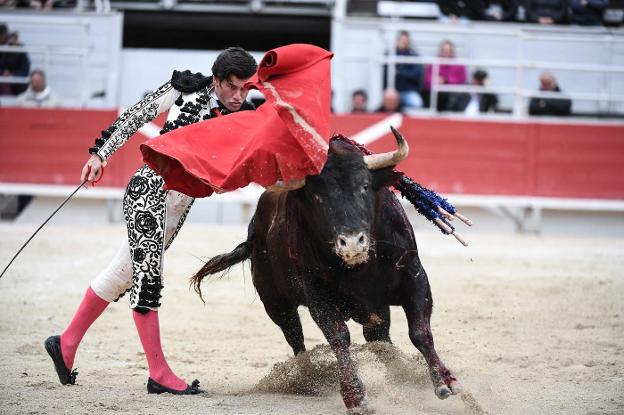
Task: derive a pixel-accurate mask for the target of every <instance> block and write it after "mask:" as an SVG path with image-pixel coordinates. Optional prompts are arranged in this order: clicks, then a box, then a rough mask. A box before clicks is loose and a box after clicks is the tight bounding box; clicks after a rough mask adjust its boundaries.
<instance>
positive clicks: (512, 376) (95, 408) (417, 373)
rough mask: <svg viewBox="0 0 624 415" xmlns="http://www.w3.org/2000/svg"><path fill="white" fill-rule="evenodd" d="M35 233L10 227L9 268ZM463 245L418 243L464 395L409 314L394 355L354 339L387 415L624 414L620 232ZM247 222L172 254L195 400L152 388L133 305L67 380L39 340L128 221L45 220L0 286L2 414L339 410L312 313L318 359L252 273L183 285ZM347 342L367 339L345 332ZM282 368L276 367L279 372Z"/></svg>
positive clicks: (309, 335) (377, 404)
mask: <svg viewBox="0 0 624 415" xmlns="http://www.w3.org/2000/svg"><path fill="white" fill-rule="evenodd" d="M32 230H33V227H30V226H12V225H0V265H1V266H2V267H4V265H5V264H6V263H7V261H8V260H9V258H10V257H11V256H12V255H13V253H14V252H15V251H16V249H17V248H18V247H19V246H20V245H21V243H22V242H23V241H24V240H25V239H26V238H27V237H28V235H30V233H31V232H32ZM465 234H466V236H468V237H469V239H470V241H471V246H470V247H469V248H462V247H461V246H460V245H459V244H458V243H456V242H455V241H454V240H451V239H450V238H444V237H442V236H441V235H440V234H438V233H434V232H433V231H431V232H420V233H419V234H418V235H417V239H418V242H419V248H420V254H421V259H422V261H423V263H424V265H425V267H426V269H427V271H428V274H429V280H430V282H431V285H432V290H433V297H434V304H435V306H434V313H433V321H432V326H433V333H434V338H435V342H436V346H437V349H438V352H439V353H440V355H441V356H442V358H443V359H444V361H445V363H446V364H447V366H449V367H450V368H451V369H452V370H453V371H454V373H455V375H456V376H457V377H458V378H459V380H460V381H461V382H462V383H463V385H464V387H465V389H466V390H467V391H468V394H466V395H465V396H463V397H458V396H454V397H451V398H449V399H447V400H445V401H440V400H438V399H437V398H436V397H435V396H434V393H433V388H432V386H431V383H430V381H429V378H428V376H427V374H426V369H425V367H424V366H423V363H422V359H421V358H420V354H419V353H418V351H417V350H416V349H415V348H414V347H413V346H412V345H411V343H410V341H409V338H408V335H407V325H406V322H405V318H404V316H403V313H402V311H401V310H400V309H398V308H397V309H393V311H392V313H393V314H392V319H393V320H392V329H391V335H392V338H393V340H394V343H395V347H394V348H387V347H383V346H379V345H373V346H364V347H361V346H355V347H354V353H355V355H356V359H357V362H358V365H359V370H360V374H361V376H362V378H363V381H364V383H365V385H366V387H367V389H368V393H369V402H370V407H371V408H372V409H374V410H375V412H376V413H377V414H412V415H413V414H482V413H489V414H522V415H525V414H566V415H567V414H623V413H624V272H623V271H622V270H623V268H624V238H622V239H619V240H617V239H590V238H574V237H571V238H561V237H549V238H546V237H534V236H502V235H498V236H496V235H472V236H471V235H470V233H469V232H465ZM244 235H245V228H244V227H242V226H240V227H239V226H234V227H233V226H228V227H224V226H208V225H201V226H200V225H193V224H189V225H187V226H186V227H185V229H184V230H183V231H182V232H181V233H180V235H179V237H178V240H177V241H176V242H175V243H174V245H173V246H172V248H171V249H170V250H169V252H168V253H167V256H166V265H165V278H166V280H165V290H164V293H163V294H164V298H163V300H164V301H163V303H164V305H163V307H162V308H161V311H160V316H161V317H160V318H161V326H162V336H163V344H164V348H165V353H166V354H167V356H168V358H169V362H170V364H171V365H172V367H173V368H174V370H175V371H176V372H177V373H178V374H179V375H180V376H183V377H184V378H186V379H187V380H188V381H190V380H192V379H195V378H198V379H200V380H201V381H202V386H203V387H204V388H205V389H207V390H208V393H207V394H204V395H200V396H186V397H173V396H152V395H147V393H146V391H145V383H146V380H147V368H146V362H145V360H144V358H143V355H142V351H141V347H140V343H139V340H138V336H137V335H136V332H135V329H134V325H133V322H132V318H131V314H130V310H129V309H128V305H127V304H128V303H127V298H124V299H122V300H121V301H120V302H119V303H116V304H113V305H112V306H110V307H109V308H108V309H107V311H106V312H105V313H104V314H103V316H102V317H101V318H100V319H99V320H98V321H97V322H96V323H95V324H94V326H93V327H92V328H91V330H90V331H89V332H88V333H87V335H86V337H85V339H84V340H83V344H82V346H81V349H80V350H79V353H78V356H77V359H76V366H77V367H78V370H79V372H80V375H79V376H78V382H77V383H78V384H77V385H75V386H71V387H67V386H61V385H60V384H59V383H58V380H57V377H56V374H55V373H54V370H53V367H52V363H51V361H50V360H49V358H48V356H47V354H46V353H45V351H44V349H43V340H44V339H45V338H46V337H47V336H49V335H51V334H56V333H59V332H60V331H61V330H62V329H63V328H64V327H65V325H66V324H67V323H68V322H69V320H70V318H71V316H72V314H73V312H74V310H75V309H76V307H77V306H78V303H79V301H80V300H81V298H82V295H83V293H84V291H85V289H86V288H87V286H88V284H89V281H90V279H91V278H93V276H94V275H95V274H96V273H97V272H99V271H100V270H101V269H102V268H103V267H104V266H105V265H106V264H107V261H108V260H109V259H110V258H111V257H112V255H113V254H114V252H115V249H116V247H117V245H118V243H119V241H120V238H122V237H123V236H124V229H123V227H122V226H120V225H117V226H102V227H94V228H87V227H85V226H49V227H47V228H45V229H44V231H43V232H42V233H41V234H40V235H39V236H38V237H37V238H36V239H35V240H34V241H33V243H32V244H31V245H30V246H29V247H28V248H27V249H26V250H25V251H24V252H23V253H22V255H21V256H20V258H19V259H18V260H17V262H16V263H15V264H14V266H13V267H12V269H11V270H10V271H9V272H8V273H7V275H5V277H3V278H2V280H0V372H1V373H2V376H1V377H0V413H1V414H63V413H67V414H89V415H93V414H124V413H133V414H168V413H181V414H209V413H210V414H248V415H251V414H343V413H344V409H343V405H342V401H341V399H340V396H339V394H338V388H337V385H336V383H335V379H336V377H335V372H334V370H333V368H334V366H333V365H334V359H333V357H332V355H331V352H330V351H329V349H328V348H327V347H325V346H319V347H315V346H317V345H321V344H325V341H324V339H323V337H322V334H321V332H320V330H319V329H318V328H317V327H316V326H315V325H314V323H313V322H312V320H311V318H310V317H309V313H308V311H307V310H306V309H300V314H301V316H302V320H303V327H304V334H305V338H306V345H307V347H308V350H311V351H310V352H309V353H308V354H306V355H305V356H304V357H303V358H299V359H293V358H291V351H290V348H289V347H288V346H287V344H286V342H285V340H284V339H283V337H282V334H281V332H280V330H279V329H278V328H277V326H275V325H274V324H273V323H272V322H271V321H270V320H269V318H268V316H266V314H265V312H264V309H263V306H262V303H261V301H260V299H259V298H258V297H257V295H256V294H255V292H254V289H253V285H252V283H251V276H250V272H249V269H248V267H246V268H245V269H244V270H243V268H242V267H236V268H234V269H233V271H232V272H231V274H230V276H229V278H226V279H222V280H216V281H212V282H209V283H207V284H205V285H204V293H205V297H206V300H207V304H206V305H204V304H202V302H201V301H200V300H199V298H198V297H197V296H196V295H195V293H194V292H192V291H189V288H188V284H187V277H188V276H189V275H190V274H191V273H192V272H193V271H194V270H195V269H196V268H198V266H199V265H200V259H199V258H200V257H206V256H212V255H215V254H217V253H221V252H224V251H226V250H228V251H229V250H230V249H231V248H233V247H234V246H235V245H236V244H237V243H239V242H240V241H241V240H242V238H243V237H244ZM349 327H350V328H351V334H352V341H353V343H355V344H356V345H362V344H363V343H364V339H363V336H362V334H361V329H360V328H359V326H358V325H356V324H353V323H352V322H350V323H349ZM274 365H275V366H274Z"/></svg>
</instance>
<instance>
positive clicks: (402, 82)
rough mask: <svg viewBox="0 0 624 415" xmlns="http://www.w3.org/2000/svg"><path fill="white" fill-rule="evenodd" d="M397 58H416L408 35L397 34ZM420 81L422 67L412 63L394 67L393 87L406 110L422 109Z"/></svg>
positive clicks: (404, 33) (403, 33)
mask: <svg viewBox="0 0 624 415" xmlns="http://www.w3.org/2000/svg"><path fill="white" fill-rule="evenodd" d="M396 55H397V56H418V53H416V51H415V50H414V49H412V46H411V41H410V37H409V33H407V32H405V31H403V32H400V33H399V36H398V37H397V41H396ZM421 79H422V65H417V64H412V63H400V64H397V65H396V76H395V78H394V87H395V88H396V90H397V91H398V92H399V95H400V96H401V106H402V107H406V108H422V106H423V100H422V97H421V96H420V93H419V91H420V83H421Z"/></svg>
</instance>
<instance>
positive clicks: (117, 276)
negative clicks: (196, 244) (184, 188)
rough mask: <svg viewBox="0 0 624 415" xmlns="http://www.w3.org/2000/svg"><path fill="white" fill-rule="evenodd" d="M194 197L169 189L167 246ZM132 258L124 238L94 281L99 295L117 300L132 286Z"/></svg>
mask: <svg viewBox="0 0 624 415" xmlns="http://www.w3.org/2000/svg"><path fill="white" fill-rule="evenodd" d="M193 200H194V199H193V198H192V197H189V196H186V195H185V194H183V193H179V192H176V191H172V190H170V191H168V192H167V196H166V210H167V216H166V223H165V241H166V243H165V245H164V246H165V247H167V246H169V245H170V244H171V242H172V238H173V237H175V234H176V231H177V230H178V229H177V227H178V224H179V223H180V218H181V217H182V215H183V214H184V213H185V212H186V211H187V208H188V207H189V205H190V204H191V203H193ZM132 274H133V272H132V260H131V258H130V246H129V243H128V238H127V237H126V238H124V240H123V241H122V243H121V246H120V247H119V249H118V250H117V254H115V257H114V258H113V260H112V261H111V262H110V264H109V265H108V267H106V269H104V271H102V272H101V273H100V274H99V275H98V276H97V277H95V279H94V280H93V281H91V289H93V291H94V292H95V293H96V294H97V295H98V297H100V298H102V299H104V300H106V301H108V302H112V301H117V300H118V299H119V298H120V297H121V296H122V295H123V294H124V293H125V292H126V291H127V290H129V289H130V287H132V284H133V280H132Z"/></svg>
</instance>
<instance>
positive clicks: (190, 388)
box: [147, 378, 205, 395]
mask: <svg viewBox="0 0 624 415" xmlns="http://www.w3.org/2000/svg"><path fill="white" fill-rule="evenodd" d="M204 392H205V391H203V390H201V389H199V381H198V380H197V379H195V380H194V381H193V382H192V383H191V384H190V385H186V389H184V390H181V391H177V390H175V389H171V388H168V387H166V386H163V385H161V384H160V383H158V382H156V381H155V380H153V379H152V378H148V379H147V393H157V394H159V395H160V394H161V393H171V394H173V395H197V394H198V393H204Z"/></svg>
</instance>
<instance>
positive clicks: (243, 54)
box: [212, 47, 258, 79]
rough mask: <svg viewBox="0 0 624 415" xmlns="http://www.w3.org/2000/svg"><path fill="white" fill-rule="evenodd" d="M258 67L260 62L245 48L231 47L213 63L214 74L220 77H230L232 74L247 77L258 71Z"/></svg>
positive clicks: (242, 77)
mask: <svg viewBox="0 0 624 415" xmlns="http://www.w3.org/2000/svg"><path fill="white" fill-rule="evenodd" d="M257 69H258V64H257V63H256V60H255V59H254V57H253V56H251V55H250V54H249V52H247V51H246V50H245V49H243V48H239V47H231V48H227V49H225V50H224V51H223V52H221V53H220V54H219V56H217V59H216V60H215V61H214V64H213V65H212V74H213V75H214V76H216V77H217V78H219V79H228V78H229V77H230V75H234V76H236V77H237V78H241V79H247V78H249V77H250V76H251V75H253V74H254V73H256V70H257Z"/></svg>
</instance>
